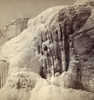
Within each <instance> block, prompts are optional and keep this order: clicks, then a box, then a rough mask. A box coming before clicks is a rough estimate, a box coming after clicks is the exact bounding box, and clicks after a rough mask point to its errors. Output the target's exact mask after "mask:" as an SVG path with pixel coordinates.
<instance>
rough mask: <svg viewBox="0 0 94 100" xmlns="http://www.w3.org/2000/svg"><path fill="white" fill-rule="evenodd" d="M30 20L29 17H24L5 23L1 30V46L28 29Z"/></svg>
mask: <svg viewBox="0 0 94 100" xmlns="http://www.w3.org/2000/svg"><path fill="white" fill-rule="evenodd" d="M28 20H29V18H22V19H18V20H16V21H13V22H11V23H10V24H8V25H4V26H3V27H2V29H1V30H0V46H1V45H2V44H3V43H5V42H7V41H9V40H10V39H12V38H14V37H16V36H17V35H19V34H20V33H21V32H22V31H23V30H24V29H26V28H27V22H28Z"/></svg>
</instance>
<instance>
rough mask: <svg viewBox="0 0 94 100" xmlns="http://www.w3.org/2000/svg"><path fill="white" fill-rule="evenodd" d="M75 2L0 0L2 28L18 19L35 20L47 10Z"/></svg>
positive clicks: (64, 0) (0, 24)
mask: <svg viewBox="0 0 94 100" xmlns="http://www.w3.org/2000/svg"><path fill="white" fill-rule="evenodd" d="M74 1H75V0H0V28H1V27H2V26H3V25H5V24H7V23H9V22H11V21H13V20H15V19H18V18H28V17H30V18H33V17H35V16H36V15H38V14H39V13H41V12H42V11H44V10H46V9H47V8H50V7H53V6H59V5H72V4H74Z"/></svg>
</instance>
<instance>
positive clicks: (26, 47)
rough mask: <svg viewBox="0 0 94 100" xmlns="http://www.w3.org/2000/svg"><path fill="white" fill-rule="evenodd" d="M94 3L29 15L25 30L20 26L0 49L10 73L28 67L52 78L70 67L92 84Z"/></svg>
mask: <svg viewBox="0 0 94 100" xmlns="http://www.w3.org/2000/svg"><path fill="white" fill-rule="evenodd" d="M93 4H94V3H93V2H92V3H91V2H89V3H86V4H84V5H77V6H70V7H62V6H61V7H53V8H50V9H48V10H46V11H44V12H43V13H41V14H40V15H38V16H37V17H35V18H34V19H30V20H29V21H28V27H27V28H26V29H25V30H23V32H21V31H22V28H21V30H20V32H21V33H20V34H19V35H17V36H16V37H14V38H12V39H11V40H9V41H8V42H6V43H5V44H3V45H2V48H1V50H0V55H1V56H0V60H1V61H2V60H3V61H6V62H7V63H8V64H9V76H12V75H13V74H15V73H18V72H26V71H27V72H28V70H29V71H31V72H35V73H37V74H38V75H41V76H42V77H43V78H50V77H51V76H58V75H60V74H62V73H63V72H64V71H67V72H70V73H71V74H73V75H75V77H77V78H78V79H77V78H76V79H77V80H80V81H82V84H83V86H84V87H85V88H86V89H87V86H88V88H90V86H91V83H93V76H94V75H93V70H94V68H93V67H94V63H93V60H94V56H93V54H94V33H93V31H94V29H93V27H94V24H93V22H94V18H93V17H94V9H93V7H94V5H93ZM81 73H82V74H81ZM91 73H92V76H91ZM77 75H78V76H77ZM89 76H91V77H89ZM90 80H92V82H91V83H90V82H89V81H90Z"/></svg>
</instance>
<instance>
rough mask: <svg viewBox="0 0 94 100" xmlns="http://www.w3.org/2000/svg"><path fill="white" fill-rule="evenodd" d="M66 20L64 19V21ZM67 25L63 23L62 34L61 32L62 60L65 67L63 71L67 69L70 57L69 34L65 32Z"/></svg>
mask: <svg viewBox="0 0 94 100" xmlns="http://www.w3.org/2000/svg"><path fill="white" fill-rule="evenodd" d="M65 22H66V21H65ZM66 29H67V26H66V23H64V34H63V39H64V57H65V58H64V60H65V61H64V62H65V64H64V65H65V68H64V71H67V70H68V68H69V59H70V50H69V34H68V33H67V30H66Z"/></svg>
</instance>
